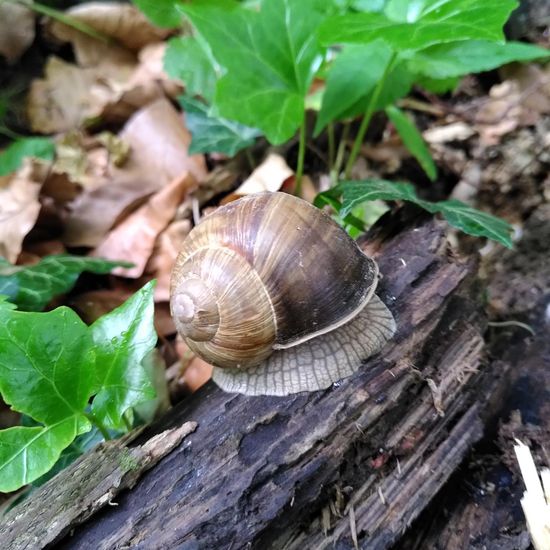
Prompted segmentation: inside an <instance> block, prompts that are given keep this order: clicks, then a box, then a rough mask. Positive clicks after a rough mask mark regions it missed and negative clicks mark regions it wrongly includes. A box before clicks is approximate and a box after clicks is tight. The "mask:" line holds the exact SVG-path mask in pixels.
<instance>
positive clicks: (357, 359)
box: [170, 192, 395, 395]
mask: <svg viewBox="0 0 550 550" xmlns="http://www.w3.org/2000/svg"><path fill="white" fill-rule="evenodd" d="M377 282H378V266H377V264H376V262H375V261H374V260H373V259H371V258H369V257H368V256H367V255H365V254H364V253H363V252H362V251H361V250H360V248H359V247H358V245H357V244H356V242H355V241H354V240H353V239H351V238H350V237H349V236H348V235H347V233H346V232H345V231H344V230H343V229H342V228H341V227H340V226H339V225H338V224H337V223H336V222H334V221H333V220H332V219H331V218H330V216H328V215H327V214H326V213H325V212H323V211H321V210H319V209H317V208H316V207H314V206H312V205H311V204H309V203H308V202H306V201H304V200H302V199H299V198H296V197H294V196H292V195H288V194H286V193H269V192H266V193H258V194H254V195H249V196H247V197H243V198H241V199H238V200H236V201H234V202H231V203H229V204H227V205H225V206H222V207H220V208H218V209H217V210H216V211H215V212H214V213H212V214H210V215H209V216H207V217H206V218H204V219H203V220H202V221H201V223H199V224H198V225H197V226H196V227H195V228H194V229H193V230H192V231H191V232H190V233H189V235H188V236H187V237H186V239H185V241H184V243H183V246H182V249H181V251H180V252H179V255H178V257H177V260H176V263H175V266H174V269H173V272H172V279H171V288H170V308H171V313H172V316H173V318H174V322H175V325H176V328H177V330H178V332H179V333H180V334H181V335H182V336H183V338H184V339H185V341H186V342H187V344H188V345H189V347H190V348H191V350H192V351H193V352H194V353H196V354H197V355H199V356H200V357H202V358H203V359H204V360H206V361H207V362H209V363H211V364H212V365H214V370H213V379H214V381H215V382H216V383H217V384H218V385H219V386H220V387H221V388H222V389H223V390H225V391H228V392H236V393H243V394H247V395H288V394H291V393H297V392H301V391H316V390H321V389H325V388H328V387H329V386H331V385H332V384H333V383H335V382H337V381H339V380H341V379H343V378H345V377H347V376H350V375H351V374H353V373H354V372H355V371H357V369H358V368H359V367H360V366H361V363H362V362H363V361H364V360H365V359H366V358H367V357H369V356H370V355H373V354H374V353H377V352H378V351H379V350H380V349H381V348H382V347H383V345H384V344H385V343H386V341H387V340H389V339H390V338H391V337H392V336H393V334H394V332H395V321H394V319H393V316H392V314H391V313H390V311H389V310H388V308H387V307H386V306H385V305H384V304H383V303H382V301H381V300H380V299H379V298H378V297H377V296H376V295H375V294H374V291H375V289H376V285H377Z"/></svg>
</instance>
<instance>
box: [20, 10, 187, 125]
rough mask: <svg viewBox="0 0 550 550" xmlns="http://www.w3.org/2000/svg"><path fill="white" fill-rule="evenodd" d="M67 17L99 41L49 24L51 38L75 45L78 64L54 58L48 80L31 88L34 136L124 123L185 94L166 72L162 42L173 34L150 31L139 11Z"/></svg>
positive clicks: (83, 12)
mask: <svg viewBox="0 0 550 550" xmlns="http://www.w3.org/2000/svg"><path fill="white" fill-rule="evenodd" d="M67 15H68V16H69V17H71V18H72V20H73V21H75V22H76V24H77V25H78V24H81V25H85V26H86V27H87V28H88V29H91V31H92V32H93V33H96V34H97V35H98V36H90V35H89V34H86V33H84V32H81V31H80V30H78V29H77V28H75V27H74V26H70V25H66V24H64V23H62V22H60V21H57V20H56V21H52V22H50V24H49V27H48V30H49V33H50V36H51V37H52V38H54V39H55V40H58V41H61V42H70V43H71V45H72V47H73V50H74V54H75V59H76V64H73V63H68V62H66V61H64V60H62V59H60V58H58V57H55V56H51V57H50V58H49V59H48V61H47V63H46V66H45V71H44V77H43V78H42V79H38V80H35V81H34V82H33V83H32V85H31V90H30V93H29V98H28V108H27V111H28V117H29V121H30V125H31V128H32V129H33V130H34V131H35V132H41V133H55V132H64V131H67V130H69V129H72V128H80V127H87V126H90V125H93V124H95V123H96V122H97V121H98V120H99V119H101V120H102V121H103V122H105V121H108V122H114V123H121V122H124V121H125V120H126V119H127V118H128V117H129V116H130V115H131V114H132V113H134V112H135V111H137V110H138V109H140V108H141V107H144V106H146V105H148V104H149V103H151V102H153V101H155V100H157V99H161V98H163V97H165V96H168V97H173V98H175V97H176V95H177V94H178V93H179V92H180V91H181V89H182V88H181V85H180V84H178V83H176V82H175V81H172V80H170V79H169V78H168V76H167V75H166V73H165V72H164V70H163V66H162V59H163V56H164V50H165V44H164V42H161V40H163V39H164V38H166V37H167V36H168V34H169V31H166V30H162V29H158V28H156V27H154V26H153V25H151V23H149V22H148V20H147V19H146V18H145V16H144V15H143V14H142V13H141V12H140V11H139V10H137V9H136V8H135V7H134V6H131V5H126V4H118V3H105V4H103V3H88V4H82V5H80V6H76V7H74V8H72V9H71V10H69V11H68V12H67ZM102 37H103V39H102Z"/></svg>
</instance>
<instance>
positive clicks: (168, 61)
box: [164, 36, 217, 102]
mask: <svg viewBox="0 0 550 550" xmlns="http://www.w3.org/2000/svg"><path fill="white" fill-rule="evenodd" d="M215 65H216V62H215V61H214V59H213V57H212V54H211V52H210V51H209V48H208V45H207V44H206V43H205V42H204V40H200V39H199V38H198V37H194V36H176V37H175V38H171V39H170V40H169V41H168V46H167V48H166V52H165V54H164V70H165V71H166V74H168V76H170V77H171V78H174V79H176V80H181V82H183V83H184V84H185V92H186V93H187V94H188V95H199V96H201V97H203V98H204V99H206V100H207V101H208V102H212V100H213V99H214V91H215V87H216V79H217V70H216V66H215Z"/></svg>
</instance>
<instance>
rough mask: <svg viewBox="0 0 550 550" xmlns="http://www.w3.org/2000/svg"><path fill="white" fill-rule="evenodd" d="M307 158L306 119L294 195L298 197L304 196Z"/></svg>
mask: <svg viewBox="0 0 550 550" xmlns="http://www.w3.org/2000/svg"><path fill="white" fill-rule="evenodd" d="M305 156H306V117H305V116H304V120H303V122H302V125H301V126H300V143H299V146H298V165H297V166H296V185H295V187H294V194H295V195H296V196H297V197H300V196H301V195H302V176H303V174H304V159H305Z"/></svg>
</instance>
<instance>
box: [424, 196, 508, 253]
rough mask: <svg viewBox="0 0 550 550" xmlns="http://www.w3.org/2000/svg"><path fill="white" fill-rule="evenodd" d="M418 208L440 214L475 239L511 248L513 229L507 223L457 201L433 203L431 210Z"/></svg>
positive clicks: (426, 207)
mask: <svg viewBox="0 0 550 550" xmlns="http://www.w3.org/2000/svg"><path fill="white" fill-rule="evenodd" d="M423 202H425V201H423ZM420 206H422V207H423V208H425V209H426V210H429V211H431V212H440V213H441V214H442V215H443V217H444V218H445V219H446V220H447V221H448V222H449V223H450V224H451V225H452V226H453V227H456V228H458V229H461V230H462V231H464V233H468V234H469V235H474V236H476V237H487V238H489V239H492V240H493V241H497V242H499V243H501V244H503V245H504V246H506V247H508V248H512V239H511V233H512V230H513V229H512V227H511V226H510V224H509V223H508V222H506V221H504V220H503V219H501V218H497V217H495V216H491V214H487V213H486V212H481V211H480V210H477V209H476V208H472V207H471V206H468V205H467V204H465V203H463V202H461V201H457V200H448V201H440V202H436V203H433V206H431V210H430V208H428V206H427V205H425V204H421V205H420Z"/></svg>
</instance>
